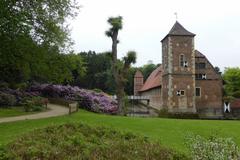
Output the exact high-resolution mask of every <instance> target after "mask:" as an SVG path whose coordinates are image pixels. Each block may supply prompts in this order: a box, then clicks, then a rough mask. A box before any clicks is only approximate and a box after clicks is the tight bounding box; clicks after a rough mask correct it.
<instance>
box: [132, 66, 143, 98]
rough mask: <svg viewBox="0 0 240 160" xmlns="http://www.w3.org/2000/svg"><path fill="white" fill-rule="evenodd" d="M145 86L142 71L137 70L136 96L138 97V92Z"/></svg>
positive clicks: (135, 78) (135, 76)
mask: <svg viewBox="0 0 240 160" xmlns="http://www.w3.org/2000/svg"><path fill="white" fill-rule="evenodd" d="M142 86H143V74H142V72H141V71H139V70H137V72H136V73H135V75H134V95H138V91H139V90H140V89H141V88H142Z"/></svg>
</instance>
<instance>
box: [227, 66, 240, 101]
mask: <svg viewBox="0 0 240 160" xmlns="http://www.w3.org/2000/svg"><path fill="white" fill-rule="evenodd" d="M223 79H224V81H225V85H224V90H225V94H226V96H231V97H235V98H239V97H240V68H239V67H236V68H226V69H225V71H224V74H223Z"/></svg>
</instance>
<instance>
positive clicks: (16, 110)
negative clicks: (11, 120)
mask: <svg viewBox="0 0 240 160" xmlns="http://www.w3.org/2000/svg"><path fill="white" fill-rule="evenodd" d="M32 113H33V112H25V111H24V109H23V107H10V108H0V118H3V117H12V116H21V115H26V114H32Z"/></svg>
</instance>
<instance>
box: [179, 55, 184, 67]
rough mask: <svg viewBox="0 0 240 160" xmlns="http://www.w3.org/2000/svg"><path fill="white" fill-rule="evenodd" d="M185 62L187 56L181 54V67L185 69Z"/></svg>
mask: <svg viewBox="0 0 240 160" xmlns="http://www.w3.org/2000/svg"><path fill="white" fill-rule="evenodd" d="M184 62H185V56H184V54H180V56H179V64H180V67H184Z"/></svg>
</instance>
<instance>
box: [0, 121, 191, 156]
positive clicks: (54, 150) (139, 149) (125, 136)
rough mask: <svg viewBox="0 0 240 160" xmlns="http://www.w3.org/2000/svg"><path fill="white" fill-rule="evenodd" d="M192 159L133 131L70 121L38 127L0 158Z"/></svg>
mask: <svg viewBox="0 0 240 160" xmlns="http://www.w3.org/2000/svg"><path fill="white" fill-rule="evenodd" d="M1 155H2V157H3V158H2V159H4V160H8V159H9V160H12V159H26V160H27V159H44V160H52V159H54V160H62V159H69V160H70V159H71V160H80V159H82V160H86V159H101V160H105V159H106V160H109V159H114V160H136V159H137V160H146V159H152V160H154V159H157V160H173V159H176V160H177V159H184V160H185V159H189V158H187V157H186V156H184V155H181V154H179V153H177V152H174V151H172V150H169V149H166V148H165V147H162V146H161V145H160V144H159V143H152V142H150V141H149V140H148V139H146V138H144V137H140V136H136V135H134V134H132V133H130V132H118V131H115V130H113V129H111V128H107V127H93V126H89V125H86V124H82V123H68V124H64V125H54V126H49V127H46V128H44V129H37V130H34V131H33V132H30V133H27V134H25V135H24V136H21V137H20V138H18V139H17V140H16V141H14V142H13V143H10V144H9V145H7V146H6V148H4V149H2V150H0V159H1Z"/></svg>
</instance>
